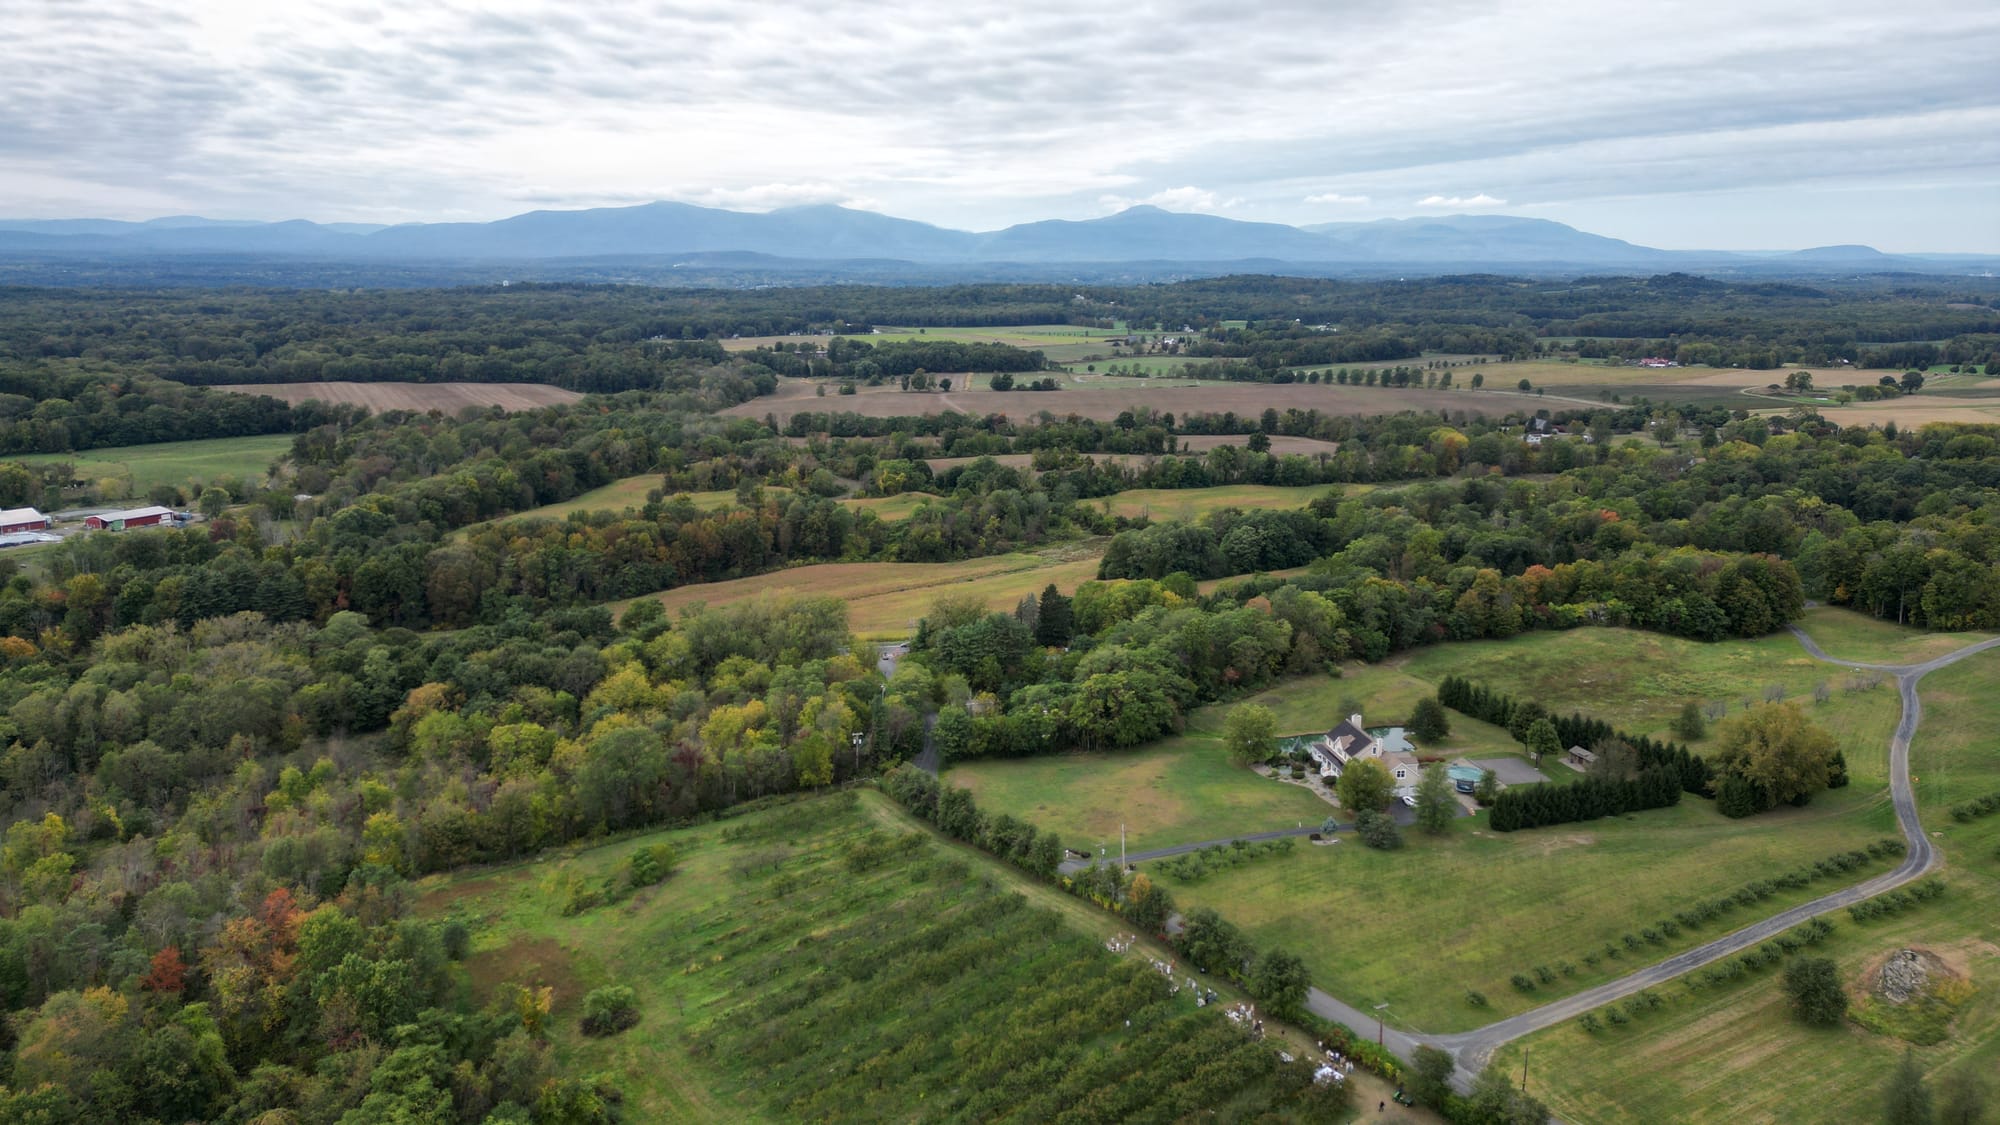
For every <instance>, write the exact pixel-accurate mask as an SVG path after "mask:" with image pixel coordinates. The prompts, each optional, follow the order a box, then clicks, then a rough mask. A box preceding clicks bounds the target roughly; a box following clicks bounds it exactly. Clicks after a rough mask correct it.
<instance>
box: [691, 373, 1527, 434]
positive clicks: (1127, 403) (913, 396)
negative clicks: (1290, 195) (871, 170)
mask: <svg viewBox="0 0 2000 1125" xmlns="http://www.w3.org/2000/svg"><path fill="white" fill-rule="evenodd" d="M1106 382H1107V384H1108V383H1109V382H1110V381H1109V380H1107V381H1106ZM1121 382H1123V383H1129V384H1130V385H1129V386H1109V385H1106V386H1098V387H1092V388H1091V389H1089V390H1062V391H951V392H949V393H936V392H911V391H903V390H899V389H897V388H895V387H889V386H883V387H863V388H861V389H860V390H858V391H857V392H856V393H854V394H851V395H836V394H834V393H832V392H830V391H829V392H828V393H827V394H826V395H825V396H824V397H821V396H819V395H818V394H817V393H816V392H815V391H814V389H813V386H812V385H811V384H809V383H807V382H806V381H804V380H787V381H785V382H784V383H781V384H780V385H779V390H778V393H777V394H775V395H767V396H765V397H762V398H757V399H752V400H751V401H749V402H745V403H740V404H738V405H736V406H732V407H730V408H729V409H728V410H725V411H723V413H725V414H734V415H739V416H742V417H747V418H762V417H764V416H765V415H767V414H768V415H771V416H772V417H774V418H776V419H777V421H778V424H779V425H780V426H783V425H784V424H785V423H786V422H787V421H789V420H790V419H791V416H792V415H794V414H800V413H809V412H817V411H825V412H828V413H853V414H859V415H862V416H863V417H868V418H901V417H910V416H914V415H924V414H941V413H944V412H945V411H957V412H959V413H961V414H971V415H974V416H984V415H987V414H1001V415H1005V416H1007V417H1010V418H1034V417H1038V416H1040V415H1041V414H1043V413H1044V412H1046V413H1047V414H1049V415H1050V416H1052V417H1056V418H1061V417H1065V416H1067V415H1071V414H1074V415H1076V416H1078V417H1081V418H1092V419H1097V420H1099V421H1109V420H1111V419H1113V418H1116V417H1118V415H1119V414H1121V413H1123V412H1124V411H1127V410H1131V409H1133V408H1135V407H1140V406H1144V407H1148V408H1151V409H1153V410H1157V411H1164V412H1167V413H1171V414H1173V415H1175V416H1177V417H1185V416H1186V415H1189V414H1203V413H1206V414H1220V413H1223V412H1225V411H1235V412H1236V413H1237V414H1239V415H1242V414H1248V415H1250V416H1252V417H1254V416H1256V415H1258V414H1261V413H1262V412H1263V411H1264V410H1266V409H1275V410H1279V411H1284V410H1291V409H1298V410H1318V411H1319V412H1320V413H1322V414H1344V415H1356V416H1363V415H1376V414H1396V413H1400V412H1402V411H1405V410H1421V411H1427V412H1430V413H1436V412H1437V411H1440V410H1443V411H1447V412H1450V413H1452V414H1506V413H1508V412H1510V411H1515V410H1521V409H1524V408H1525V409H1529V410H1532V409H1533V407H1526V406H1524V402H1523V400H1522V399H1521V398H1519V397H1517V396H1493V395H1487V394H1484V393H1480V392H1475V391H1418V390H1385V389H1382V388H1379V387H1378V388H1368V387H1341V386H1332V387H1329V386H1326V385H1324V384H1319V385H1314V384H1310V383H1242V384H1232V385H1228V386H1203V387H1160V386H1152V385H1149V383H1148V381H1147V380H1144V379H1130V380H1121ZM1238 440H1241V439H1240V438H1239V439H1238ZM1272 444H1273V446H1274V447H1275V446H1276V444H1277V442H1276V439H1273V443H1272ZM1325 444H1326V443H1318V445H1316V447H1315V450H1317V449H1322V448H1324V446H1325Z"/></svg>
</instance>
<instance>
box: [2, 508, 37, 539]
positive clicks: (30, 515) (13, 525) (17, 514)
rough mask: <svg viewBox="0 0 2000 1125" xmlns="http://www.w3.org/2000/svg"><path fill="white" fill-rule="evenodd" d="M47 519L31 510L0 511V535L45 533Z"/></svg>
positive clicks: (11, 509) (13, 509)
mask: <svg viewBox="0 0 2000 1125" xmlns="http://www.w3.org/2000/svg"><path fill="white" fill-rule="evenodd" d="M48 528H49V517H47V516H45V515H43V514H42V513H40V512H38V511H36V510H35V509H33V508H7V509H4V510H0V535H5V534H7V533H9V532H14V531H47V530H48Z"/></svg>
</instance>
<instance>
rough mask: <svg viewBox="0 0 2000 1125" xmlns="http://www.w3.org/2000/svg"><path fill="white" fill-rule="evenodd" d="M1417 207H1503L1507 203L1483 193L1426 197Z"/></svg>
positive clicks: (1418, 202) (1419, 201)
mask: <svg viewBox="0 0 2000 1125" xmlns="http://www.w3.org/2000/svg"><path fill="white" fill-rule="evenodd" d="M1417 206H1419V207H1505V206H1507V201H1506V200H1504V199H1495V198H1493V197H1492V196H1490V195H1488V194H1486V193H1485V192H1483V191H1482V192H1480V193H1479V194H1478V195H1427V196H1424V197H1423V198H1422V199H1419V200H1417Z"/></svg>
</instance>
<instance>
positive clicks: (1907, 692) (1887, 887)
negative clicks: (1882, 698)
mask: <svg viewBox="0 0 2000 1125" xmlns="http://www.w3.org/2000/svg"><path fill="white" fill-rule="evenodd" d="M1787 628H1789V629H1790V630H1791V632H1792V635H1793V636H1794V637H1796V638H1798V641H1799V644H1800V645H1802V646H1803V647H1804V648H1805V650H1806V652H1807V653H1808V654H1809V655H1811V656H1812V657H1813V658H1814V659H1815V660H1821V661H1825V662H1826V663H1829V664H1838V665H1841V666H1843V667H1847V668H1861V669H1867V670H1870V671H1877V672H1883V673H1886V674H1888V675H1892V676H1895V677H1896V686H1897V690H1898V691H1899V692H1900V694H1901V697H1902V711H1903V713H1902V720H1901V721H1900V722H1899V723H1897V724H1896V731H1895V734H1894V736H1893V737H1892V738H1891V739H1890V742H1889V794H1890V800H1891V803H1892V804H1893V805H1894V807H1895V810H1896V823H1897V826H1898V827H1899V828H1900V829H1901V830H1902V834H1903V842H1904V845H1905V851H1904V854H1903V862H1902V863H1900V864H1898V865H1897V866H1896V868H1895V869H1894V870H1893V871H1889V872H1886V873H1884V874H1881V875H1878V876H1876V877H1874V878H1872V879H1868V880H1865V881H1863V882H1860V883H1856V884H1855V885H1853V886H1851V887H1846V888H1843V889H1841V890H1838V891H1834V892H1832V893H1830V894H1826V895H1822V896H1820V897H1819V898H1816V899H1814V900H1812V901H1811V902H1806V903H1801V904H1799V905H1797V906H1794V907H1792V908H1791V909H1789V910H1784V911H1781V912H1779V913H1777V914H1774V915H1772V916H1770V917H1768V918H1765V919H1763V920H1762V921H1758V922H1754V923H1752V924H1750V925H1748V926H1745V927H1743V928H1742V929H1740V930H1736V931H1735V932H1733V933H1729V934H1725V935H1723V936H1722V937H1719V938H1716V939H1715V940H1714V941H1710V942H1708V943H1706V944H1703V945H1700V946H1697V947H1695V948H1693V949H1690V950H1687V951H1685V952H1682V953H1677V954H1675V955H1674V956H1672V957H1669V958H1667V959H1666V960H1664V961H1661V962H1659V963H1657V964H1654V965H1649V966H1647V967H1645V968H1642V969H1639V970H1638V971H1636V972H1633V973H1631V974H1628V975H1626V976H1623V977H1620V978H1618V979H1617V980H1614V981H1609V982H1606V983H1604V984H1601V985H1598V986H1597V987H1595V988H1591V989H1586V990H1585V991H1583V992H1579V993H1576V994H1575V995H1572V996H1565V997H1563V998H1562V999H1560V1000H1555V1001H1551V1002H1550V1003H1547V1004H1544V1005H1542V1006H1541V1007H1539V1008H1535V1009H1533V1010H1531V1011H1527V1012H1523V1013H1521V1014H1520V1015H1518V1016H1512V1017H1509V1018H1507V1019H1504V1020H1500V1021H1499V1022H1497V1023H1491V1024H1488V1025H1486V1026H1485V1027H1481V1028H1477V1029H1475V1030H1472V1031H1465V1032H1457V1033H1454V1034H1450V1035H1425V1034H1422V1033H1420V1032H1412V1031H1401V1030H1397V1029H1394V1028H1384V1029H1383V1031H1382V1042H1383V1045H1384V1046H1385V1047H1387V1048H1388V1049H1389V1050H1390V1051H1392V1052H1394V1053H1395V1054H1396V1055H1397V1056H1398V1057H1400V1058H1402V1059H1405V1060H1407V1059H1409V1058H1410V1056H1411V1054H1412V1053H1413V1052H1414V1051H1415V1050H1416V1048H1417V1047H1418V1046H1419V1045H1421V1044H1428V1045H1430V1046H1433V1047H1439V1048H1442V1049H1444V1050H1446V1051H1449V1052H1451V1053H1452V1055H1453V1056H1454V1057H1455V1058H1457V1060H1458V1067H1459V1068H1458V1072H1457V1073H1456V1075H1454V1077H1453V1081H1454V1083H1455V1084H1456V1085H1457V1086H1458V1087H1459V1088H1460V1089H1461V1090H1469V1089H1470V1088H1471V1084H1472V1078H1473V1076H1474V1075H1477V1074H1478V1073H1479V1072H1480V1071H1481V1070H1483V1069H1484V1068H1485V1066H1486V1064H1487V1062H1488V1061H1490V1060H1491V1059H1492V1057H1493V1052H1494V1051H1496V1050H1498V1049H1499V1048H1500V1047H1501V1046H1502V1045H1504V1044H1506V1043H1509V1042H1511V1041H1513V1040H1515V1039H1519V1038H1520V1037H1522V1036H1524V1035H1530V1034H1533V1033H1534V1032H1537V1031H1542V1030H1545V1029H1547V1028H1550V1027H1554V1026H1555V1025H1557V1024H1559V1023H1562V1022H1564V1021H1565V1020H1571V1019H1575V1018H1577V1017H1578V1016H1580V1015H1582V1014H1583V1013H1585V1012H1588V1011H1590V1010H1592V1009H1594V1008H1599V1007H1602V1006H1604V1005H1606V1004H1609V1003H1612V1002H1613V1001H1616V1000H1622V999H1624V998H1625V997H1627V996H1630V995H1632V994H1633V993H1636V992H1640V991H1643V990H1645V989H1648V988H1652V987H1654V986H1656V985H1660V984H1664V983H1666V982H1668V981H1670V980H1673V979H1674V978H1675V977H1678V976H1680V975H1682V974H1684V973H1687V972H1690V971H1692V970H1695V969H1699V968H1701V967H1702V966H1704V965H1708V964H1711V963H1713V962H1716V961H1719V960H1722V959H1723V958H1725V957H1730V956H1733V955H1735V954H1738V953H1741V952H1742V951H1744V950H1746V949H1749V948H1751V947H1753V946H1756V945H1759V944H1761V943H1763V942H1765V941H1768V940H1770V939H1771V938H1774V937H1776V936H1777V935H1779V934H1780V933H1783V932H1784V931H1786V930H1788V929H1790V928H1792V927H1793V926H1796V925H1798V924H1799V923H1801V922H1804V921H1806V920H1807V919H1809V918H1813V917H1815V916H1817V915H1820V914H1824V913H1826V912H1827V911H1829V910H1836V909H1839V908H1840V907H1843V906H1851V905H1853V904H1854V903H1857V902H1860V901H1862V900H1864V899H1868V898H1873V897H1874V896H1876V895H1879V894H1884V893H1886V892H1888V891H1892V890H1894V889H1896V888H1897V887H1900V886H1902V885H1903V884H1905V883H1908V882H1910V881H1911V880H1913V879H1916V878H1917V877H1919V876H1921V875H1923V874H1924V873H1925V872H1926V871H1928V870H1930V869H1931V867H1932V866H1933V865H1934V864H1936V862H1937V853H1936V850H1935V849H1934V848H1932V846H1931V842H1930V839H1929V838H1928V837H1926V836H1925V835H1924V832H1923V824H1922V822H1921V821H1920V820H1919V819H1918V816H1917V801H1916V793H1915V791H1914V790H1913V789H1912V788H1911V786H1910V741H1911V739H1913V738H1914V737H1915V736H1916V733H1917V724H1918V723H1919V722H1921V721H1922V719H1923V702H1922V701H1921V700H1920V699H1919V698H1918V697H1917V682H1918V681H1919V680H1921V679H1923V678H1924V676H1926V675H1927V674H1929V673H1931V672H1935V671H1937V670H1938V669H1940V668H1943V667H1945V666H1947V665H1950V664H1955V663H1957V662H1958V661H1960V660H1963V659H1965V658H1966V657H1968V656H1972V655H1973V654H1975V653H1980V652H1985V651H1986V650H1988V649H1992V648H1996V647H2000V637H1995V638H1993V639H1991V640H1986V641H1981V642H1979V643H1977V644H1973V645H1968V646H1966V647H1965V648H1961V649H1958V650H1956V651H1953V652H1950V653H1946V654H1945V655H1943V656H1940V657H1937V658H1935V659H1933V660H1927V661H1924V662H1923V663H1921V664H1868V663H1863V662H1861V661H1855V660H1840V659H1837V658H1835V657H1831V656H1828V655H1827V654H1826V653H1825V652H1824V651H1823V650H1821V648H1820V647H1819V645H1818V644H1817V643H1815V642H1814V641H1813V639H1812V638H1811V637H1808V636H1807V635H1806V634H1805V632H1804V631H1803V630H1801V629H1800V628H1799V627H1798V626H1796V625H1792V626H1787ZM1312 831H1314V829H1310V828H1299V829H1286V830H1283V831H1278V832H1260V833H1252V834H1247V835H1243V836H1238V837H1232V839H1242V840H1271V839H1277V838H1279V837H1283V836H1303V835H1306V834H1307V833H1309V832H1312ZM1227 843H1229V840H1227V839H1225V840H1209V841H1204V842H1202V843H1197V844H1181V845H1177V846H1175V847H1170V848H1153V849H1149V850H1146V851H1140V852H1132V853H1130V854H1129V855H1128V857H1127V858H1128V859H1129V860H1131V861H1138V860H1146V859H1161V858H1164V857H1167V856H1172V855H1181V854H1184V853H1186V852H1191V851H1195V850H1197V849H1200V848H1205V847H1209V846H1211V845H1214V844H1227ZM1089 862H1093V861H1086V860H1072V861H1068V862H1065V863H1064V864H1063V865H1062V868H1061V870H1062V871H1063V873H1064V874H1069V873H1072V872H1075V871H1078V870H1081V869H1082V868H1083V867H1085V866H1086V865H1087V864H1088V863H1089ZM1306 1008H1307V1010H1308V1011H1310V1012H1312V1013H1313V1014H1314V1015H1316V1016H1319V1017H1321V1018H1322V1019H1329V1020H1335V1021H1337V1022H1339V1023H1343V1024H1346V1025H1347V1026H1348V1027H1350V1028H1352V1029H1353V1030H1354V1033H1355V1034H1356V1035H1359V1036H1362V1037H1363V1038H1366V1036H1367V1029H1368V1027H1369V1026H1370V1025H1371V1024H1373V1023H1374V1022H1375V1012H1374V1011H1373V1010H1367V1011H1364V1010H1363V1009H1361V1008H1357V1007H1354V1006H1353V1005H1351V1004H1348V1003H1346V1002H1344V1001H1341V1000H1339V999H1337V998H1335V997H1333V996H1331V995H1329V994H1328V993H1326V992H1324V991H1322V990H1320V989H1318V988H1313V989H1310V990H1309V991H1308V992H1307V994H1306Z"/></svg>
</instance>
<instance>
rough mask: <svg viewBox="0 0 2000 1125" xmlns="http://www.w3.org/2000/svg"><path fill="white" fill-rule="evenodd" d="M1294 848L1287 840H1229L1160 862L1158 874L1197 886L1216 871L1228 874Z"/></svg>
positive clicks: (1291, 841)
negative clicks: (1227, 872) (1163, 873)
mask: <svg viewBox="0 0 2000 1125" xmlns="http://www.w3.org/2000/svg"><path fill="white" fill-rule="evenodd" d="M1296 846H1297V844H1296V842H1295V841H1293V840H1292V839H1290V838H1289V837H1288V838H1285V839H1282V840H1261V841H1257V842H1254V843H1253V842H1251V841H1249V840H1231V841H1230V842H1229V843H1227V844H1210V845H1209V846H1208V847H1205V848H1202V849H1200V850H1199V851H1192V852H1187V853H1184V854H1182V855H1177V856H1174V857H1172V858H1170V859H1163V860H1161V861H1160V862H1159V864H1158V867H1159V869H1160V870H1161V871H1164V872H1166V873H1167V874H1169V875H1172V876H1173V877H1174V878H1176V879H1179V880H1181V881H1182V882H1185V883H1199V882H1200V881H1202V880H1203V879H1206V878H1208V877H1209V876H1210V875H1213V874H1215V873H1216V872H1218V871H1227V870H1229V869H1230V868H1232V867H1241V866H1243V865H1244V864H1246V863H1249V862H1250V861H1251V860H1253V859H1263V858H1265V857H1266V856H1275V855H1290V854H1291V853H1292V851H1293V849H1294V848H1295V847H1296Z"/></svg>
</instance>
